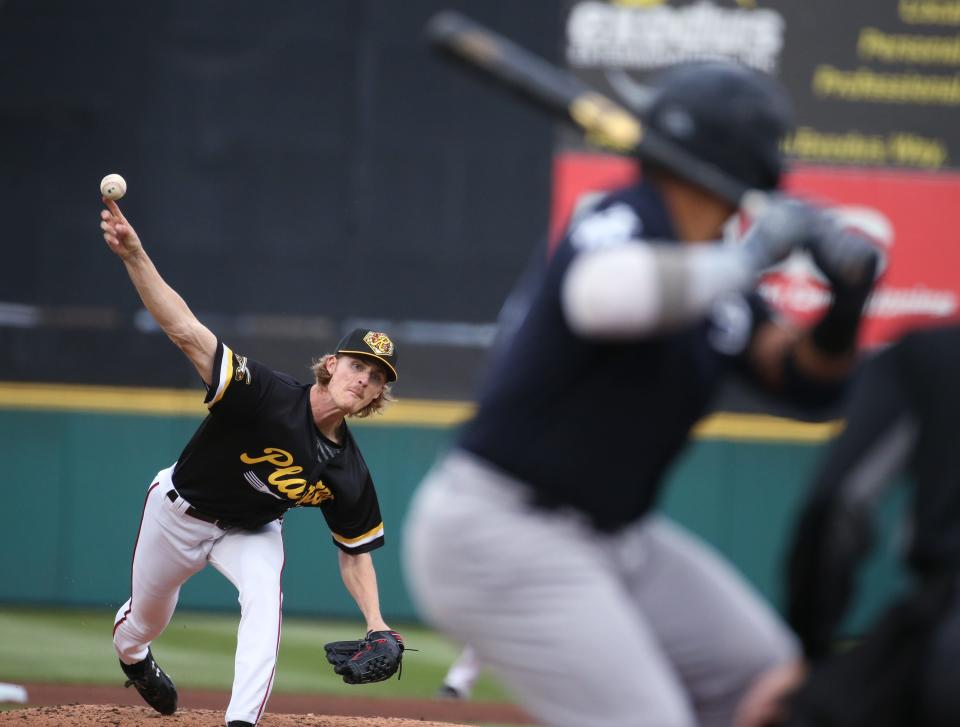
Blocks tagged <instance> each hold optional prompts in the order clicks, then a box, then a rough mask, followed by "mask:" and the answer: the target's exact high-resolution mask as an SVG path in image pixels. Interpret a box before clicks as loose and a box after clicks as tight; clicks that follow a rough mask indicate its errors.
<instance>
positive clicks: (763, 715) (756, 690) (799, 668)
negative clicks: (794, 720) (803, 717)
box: [733, 660, 807, 727]
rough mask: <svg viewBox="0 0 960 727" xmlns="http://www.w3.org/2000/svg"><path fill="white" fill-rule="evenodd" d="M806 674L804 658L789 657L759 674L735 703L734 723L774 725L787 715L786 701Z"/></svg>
mask: <svg viewBox="0 0 960 727" xmlns="http://www.w3.org/2000/svg"><path fill="white" fill-rule="evenodd" d="M806 675H807V667H806V664H805V663H804V662H803V661H799V660H797V661H791V662H788V663H786V664H781V665H780V666H775V667H773V668H772V669H768V670H767V671H765V672H763V673H762V674H761V675H760V676H758V677H757V678H756V679H755V680H754V682H753V684H751V685H750V689H749V690H748V691H747V693H746V695H745V696H744V697H743V699H742V700H741V701H740V704H739V705H738V706H737V711H736V714H735V715H734V718H733V725H734V727H773V726H774V725H778V724H780V723H781V722H782V721H783V720H784V719H786V718H787V717H788V716H789V715H788V706H787V701H788V700H789V698H790V696H791V695H792V694H793V693H794V692H795V691H796V690H797V688H798V687H799V686H800V685H801V683H802V682H803V680H804V678H805V677H806Z"/></svg>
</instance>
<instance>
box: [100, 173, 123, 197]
mask: <svg viewBox="0 0 960 727" xmlns="http://www.w3.org/2000/svg"><path fill="white" fill-rule="evenodd" d="M126 193H127V182H126V180H125V179H124V178H123V177H121V176H120V175H119V174H108V175H107V176H105V177H104V178H103V179H101V180H100V194H102V195H103V196H104V197H106V198H107V199H113V200H117V199H120V198H121V197H123V195H125V194H126Z"/></svg>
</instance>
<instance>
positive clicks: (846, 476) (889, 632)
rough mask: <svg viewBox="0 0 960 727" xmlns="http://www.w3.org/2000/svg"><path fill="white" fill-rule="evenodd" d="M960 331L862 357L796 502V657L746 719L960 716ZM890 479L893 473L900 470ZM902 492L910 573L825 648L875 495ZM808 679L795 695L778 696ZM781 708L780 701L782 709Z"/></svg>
mask: <svg viewBox="0 0 960 727" xmlns="http://www.w3.org/2000/svg"><path fill="white" fill-rule="evenodd" d="M958 371H960V326H958V325H951V326H945V327H937V328H931V329H927V330H922V331H915V332H912V333H909V334H907V335H906V336H904V337H903V338H902V339H901V340H900V341H898V342H897V343H895V344H894V345H892V346H890V347H889V348H887V349H886V350H884V351H883V352H881V353H879V354H877V355H876V356H875V357H873V358H872V359H870V360H869V361H868V362H866V363H865V364H864V366H863V368H862V370H861V371H860V372H858V374H857V377H856V381H855V384H854V386H853V387H852V390H851V395H850V398H849V401H848V403H847V407H846V428H845V429H844V431H843V433H842V434H841V435H840V436H839V437H838V438H837V440H836V441H835V442H834V443H833V444H832V446H831V448H830V450H829V452H828V455H827V456H826V458H825V460H824V461H823V462H822V463H821V466H820V469H819V474H818V476H817V478H816V480H815V482H814V485H813V487H812V489H811V491H810V493H809V495H808V497H807V499H806V501H805V504H804V505H803V507H802V510H801V515H800V518H799V520H798V524H797V526H796V531H795V533H794V537H793V541H792V545H791V548H790V551H789V565H788V571H787V574H788V580H787V587H788V588H787V591H788V598H787V616H788V620H789V622H790V625H791V626H792V627H793V628H794V630H795V631H796V633H797V635H798V636H799V639H800V643H801V644H802V646H803V652H804V656H805V661H806V664H794V665H793V666H791V667H787V668H785V669H784V671H783V673H782V674H781V675H780V676H779V678H777V679H776V680H773V682H772V683H771V684H769V685H767V688H766V689H764V690H762V692H760V691H758V694H756V695H755V696H754V697H753V700H754V702H755V704H754V706H753V708H752V710H751V713H750V714H749V715H745V716H744V720H743V722H742V724H744V725H758V724H764V723H769V722H771V721H772V720H774V719H776V718H778V717H783V716H784V715H783V714H781V713H782V712H784V711H788V712H789V713H790V716H789V718H788V719H787V724H789V725H791V726H796V727H801V726H802V727H820V726H824V727H947V726H948V725H956V724H958V721H960V689H958V688H957V687H958V685H960V598H958V594H960V592H958V590H957V581H958V578H960V421H958V417H960V377H958ZM897 475H900V476H899V477H898V476H897ZM898 483H901V484H904V485H906V486H908V487H909V488H910V505H909V515H910V520H911V527H910V529H909V530H910V532H911V536H910V538H909V545H908V547H907V549H906V551H905V553H904V556H903V558H904V562H905V565H906V566H907V569H908V571H909V573H910V576H911V582H910V586H909V588H908V589H907V591H906V593H905V594H903V595H902V596H900V597H897V598H896V599H895V600H894V601H893V603H892V604H891V605H890V606H889V608H888V609H887V610H886V611H885V612H884V613H883V614H882V615H881V616H880V618H879V619H878V620H877V622H876V623H875V624H874V625H872V626H871V627H870V628H869V629H868V632H867V634H866V635H865V636H864V638H863V639H862V640H861V641H860V642H859V643H858V644H857V645H855V646H854V647H853V648H851V649H849V650H848V651H846V652H843V653H841V654H834V650H833V645H834V640H835V639H836V637H837V629H838V627H839V626H840V624H841V621H842V620H843V619H844V617H845V616H846V614H847V612H848V609H849V607H850V604H851V602H852V601H853V599H854V596H855V594H856V580H857V574H858V572H859V568H860V566H861V565H862V562H863V560H864V559H865V557H866V556H867V554H868V553H869V552H870V550H871V546H872V544H873V541H874V530H875V527H874V519H875V514H876V510H877V506H878V503H879V501H880V499H881V498H882V496H883V495H884V494H885V493H886V492H887V491H888V490H889V489H890V488H891V487H893V486H894V485H896V484H898ZM808 671H809V677H808V678H807V680H806V682H805V683H804V685H803V686H802V687H801V688H800V689H799V691H798V692H797V693H796V695H795V696H794V697H793V699H790V700H786V699H784V698H783V695H784V694H785V693H788V692H790V691H791V690H792V689H794V687H795V686H796V684H797V683H798V682H799V681H800V680H801V679H803V677H804V675H805V673H806V672H808ZM788 703H789V706H787V705H788Z"/></svg>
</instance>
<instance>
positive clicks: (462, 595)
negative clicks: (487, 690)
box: [403, 451, 797, 727]
mask: <svg viewBox="0 0 960 727" xmlns="http://www.w3.org/2000/svg"><path fill="white" fill-rule="evenodd" d="M584 486H585V487H587V486H589V483H584ZM403 561H404V566H405V572H406V577H407V581H408V585H409V586H410V589H411V592H412V594H413V596H414V599H415V601H416V603H417V606H418V608H419V609H420V612H421V614H422V615H423V616H424V617H425V618H426V619H427V620H428V621H429V622H430V623H432V624H433V625H434V626H435V627H437V628H439V629H440V630H442V631H444V632H446V633H447V634H449V635H450V636H452V637H454V638H455V639H457V640H458V641H460V642H462V643H465V644H470V645H471V646H473V647H474V648H475V649H476V651H477V654H478V656H479V658H480V661H481V663H483V664H484V665H487V666H489V667H490V668H491V669H492V670H493V671H494V672H495V673H496V674H497V675H498V676H499V678H500V680H501V681H502V682H503V684H504V685H505V686H506V687H508V688H509V689H511V690H512V691H513V692H514V693H515V695H516V696H517V698H518V699H519V701H520V702H521V703H522V704H523V705H524V707H525V708H526V709H527V710H528V711H529V712H530V713H531V714H532V715H533V716H535V717H536V718H538V719H539V720H541V721H542V722H543V724H545V725H548V726H549V727H584V725H591V727H694V726H695V725H697V726H699V727H729V725H730V724H731V721H732V719H733V714H734V710H735V708H736V705H737V703H738V701H739V699H740V698H741V696H742V695H743V693H744V692H745V690H746V689H747V687H748V686H749V684H750V683H751V681H752V680H753V679H754V678H755V677H756V676H758V675H759V674H760V673H761V672H762V671H763V670H765V669H767V668H769V667H771V666H774V665H776V664H779V663H782V662H785V661H788V660H790V659H792V658H794V657H795V656H796V654H797V646H796V643H795V641H794V639H793V638H792V636H791V635H790V633H789V632H788V630H787V629H786V627H785V626H783V625H782V624H781V622H780V621H779V620H778V618H777V617H776V615H775V614H774V613H773V611H772V610H771V609H770V608H769V607H768V606H767V604H766V603H765V602H764V601H763V599H762V598H761V597H760V596H759V595H757V594H756V593H755V592H754V591H753V590H752V589H751V588H750V587H749V586H748V584H747V583H746V582H745V581H744V580H743V579H742V578H741V577H740V576H739V575H738V574H737V573H735V572H734V570H733V569H732V568H731V567H730V566H729V565H728V564H727V563H726V562H725V561H724V560H723V559H722V558H721V557H720V556H719V555H718V554H716V553H714V552H713V551H712V550H711V549H710V548H709V547H708V546H707V545H706V544H704V543H702V542H700V541H698V540H697V539H695V538H694V537H693V536H692V535H691V534H689V533H687V532H686V531H684V530H683V529H682V528H680V527H679V526H678V525H676V524H673V523H671V522H669V521H667V520H666V519H665V518H662V517H656V516H650V517H647V518H644V519H643V520H642V521H639V522H637V523H636V524H634V525H631V526H629V527H627V528H625V529H623V530H622V531H619V532H617V533H615V534H604V533H599V532H597V531H596V530H594V529H593V528H591V527H590V526H589V525H588V524H587V522H586V521H585V519H584V518H583V517H582V516H581V515H579V514H576V513H572V512H557V511H545V510H542V509H537V508H534V507H532V506H531V505H530V504H529V503H528V502H527V491H526V488H525V487H524V486H523V485H522V484H521V483H519V482H517V481H516V480H514V479H512V478H511V477H508V476H506V475H504V474H503V473H502V472H500V471H498V470H496V469H494V468H493V467H491V466H489V465H488V464H487V463H485V462H483V461H482V460H479V459H477V458H476V457H474V456H472V455H470V454H468V453H465V452H462V451H454V452H452V453H450V454H449V455H447V456H446V457H445V458H444V459H443V460H441V461H440V462H439V463H438V464H437V465H436V466H435V467H434V469H433V470H432V471H431V473H430V474H429V475H428V476H427V478H426V479H425V480H424V482H423V484H422V485H421V487H420V489H419V490H418V492H417V494H416V495H415V498H414V501H413V502H412V504H411V509H410V512H409V514H408V516H407V520H406V523H405V527H404V552H403Z"/></svg>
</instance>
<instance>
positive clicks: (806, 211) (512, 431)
mask: <svg viewBox="0 0 960 727" xmlns="http://www.w3.org/2000/svg"><path fill="white" fill-rule="evenodd" d="M788 119H789V109H788V104H787V102H786V99H785V98H784V96H783V92H782V91H781V90H780V88H779V87H778V86H777V85H776V84H775V83H774V82H773V81H772V79H770V78H769V77H765V76H762V75H760V74H758V73H754V72H751V71H748V70H746V69H743V68H740V67H737V66H733V65H731V64H726V63H719V62H718V63H702V64H691V65H684V66H680V67H677V68H674V69H670V70H668V71H666V72H665V73H664V74H663V75H662V76H661V77H660V78H659V79H658V82H657V85H656V87H655V92H654V97H653V102H652V106H651V107H650V110H649V112H648V114H647V118H646V122H647V127H648V128H649V129H651V130H652V131H653V132H656V133H660V134H662V135H663V136H666V137H667V138H669V139H670V140H672V141H673V142H674V143H677V144H681V145H683V146H684V147H685V148H687V149H688V150H689V151H690V152H691V153H692V154H694V155H695V156H696V157H698V158H699V159H701V160H702V161H704V162H707V163H709V164H712V165H714V166H715V167H717V168H719V169H721V170H723V171H724V172H725V173H726V174H727V175H729V176H731V177H733V178H735V179H737V180H739V181H740V182H741V183H742V184H743V185H744V186H745V187H747V188H751V189H758V190H772V189H774V188H775V187H776V186H777V185H778V182H779V178H780V174H781V165H782V162H781V157H780V151H779V145H778V143H779V140H780V138H781V136H782V134H783V133H784V132H785V130H786V129H787V126H788ZM735 212H736V209H735V207H734V205H733V204H731V203H730V202H729V201H727V200H726V199H725V198H723V197H721V196H720V195H718V194H717V193H714V192H711V191H710V190H709V189H708V188H707V187H705V186H701V185H700V184H698V180H697V179H693V178H684V177H683V176H681V173H679V172H677V171H675V170H672V169H670V168H668V167H666V166H663V165H662V164H661V165H657V164H650V163H648V164H646V165H644V167H643V181H642V182H640V183H639V184H637V185H635V186H631V187H629V188H626V189H622V190H619V191H617V192H614V193H612V194H609V195H607V196H606V197H604V198H603V199H601V200H600V201H599V202H598V203H596V204H595V205H593V206H592V207H591V208H589V209H588V210H586V211H585V212H583V213H581V214H579V215H577V217H576V218H575V220H574V222H573V223H572V224H571V226H570V229H569V230H568V233H567V235H566V237H565V239H564V240H563V241H562V242H561V243H560V245H559V247H558V248H557V249H556V251H555V253H554V254H553V256H552V258H551V259H550V261H549V263H548V265H547V267H546V269H545V270H544V271H543V274H542V276H541V277H540V280H539V284H538V285H537V287H536V289H535V290H534V292H533V293H532V294H531V295H530V297H529V300H528V308H527V311H526V313H525V315H524V316H522V317H521V320H520V321H519V324H518V325H517V327H516V330H515V331H514V332H513V333H512V334H511V336H510V339H509V341H508V342H507V343H506V345H505V348H504V349H503V350H502V351H500V352H498V353H497V355H495V356H494V357H493V365H492V367H491V370H490V372H489V375H488V376H487V379H486V383H485V385H484V386H483V387H482V389H481V392H480V396H479V407H478V410H477V413H476V415H475V417H474V418H473V419H472V421H470V422H469V423H468V424H467V425H466V426H465V427H464V429H463V430H462V432H461V433H460V435H459V438H458V440H457V443H456V446H455V448H454V449H453V450H452V451H451V452H450V453H449V454H448V455H446V456H445V457H444V458H442V459H441V461H440V462H439V463H438V464H437V465H436V467H435V468H434V469H433V471H432V472H431V474H430V475H429V476H428V477H427V479H426V480H425V481H424V483H423V484H422V486H421V488H420V490H419V491H418V494H417V496H416V498H415V500H414V503H413V505H412V506H411V510H410V514H409V517H408V520H407V523H406V526H405V538H404V564H405V568H406V571H407V576H408V581H409V584H410V586H411V590H412V592H413V594H414V596H415V598H416V599H417V603H418V606H419V607H420V609H421V612H422V613H423V615H424V616H425V617H426V618H427V619H428V620H429V621H431V622H432V623H433V624H435V625H436V626H438V627H439V628H441V629H443V630H444V631H446V632H447V633H449V634H451V635H452V636H454V637H456V638H457V639H458V640H460V641H461V642H463V643H465V644H470V645H471V646H472V647H473V648H474V649H475V651H476V653H477V654H478V656H479V659H480V661H481V662H482V663H484V664H485V665H488V666H490V667H491V668H492V669H493V670H494V671H495V672H497V673H498V674H499V676H500V677H501V679H502V680H503V681H504V683H506V684H508V685H510V687H511V689H513V690H514V691H515V692H516V693H517V695H518V696H519V697H520V699H521V700H522V702H523V704H524V705H525V707H526V708H527V709H528V710H529V711H530V712H531V713H532V714H533V715H534V716H535V717H536V718H538V720H539V721H540V722H541V723H542V724H545V725H550V726H552V727H560V726H563V727H583V726H584V725H590V726H591V727H632V726H636V725H649V727H693V726H694V725H699V726H700V727H720V726H721V725H723V726H724V727H727V726H728V725H730V724H731V721H732V719H733V716H734V713H735V710H736V706H737V703H738V701H739V700H740V699H741V697H742V695H743V694H744V693H745V692H746V690H747V688H748V685H750V684H751V682H752V681H753V680H755V679H756V678H757V677H758V676H759V675H761V674H762V673H764V672H765V671H766V670H768V669H770V668H773V667H775V666H777V665H780V664H783V663H785V662H787V661H789V660H790V659H792V658H793V657H794V655H795V653H796V651H797V647H796V644H795V641H794V639H793V638H792V637H791V635H790V633H789V631H788V629H787V628H786V627H785V626H784V625H783V624H782V623H781V622H780V621H779V620H778V619H777V618H776V616H775V615H774V614H773V613H772V611H771V610H770V609H769V607H768V606H767V605H766V604H765V603H764V602H763V601H762V599H761V598H760V597H759V596H757V595H756V594H754V593H753V592H752V590H751V589H750V588H749V587H748V586H747V584H746V583H745V582H744V581H743V580H742V579H741V578H739V577H738V575H737V574H735V573H734V572H733V570H732V569H731V568H730V567H729V566H728V565H727V564H726V563H725V562H724V561H723V560H722V559H721V558H720V557H719V556H718V555H717V554H715V553H713V552H712V551H710V550H709V549H708V548H707V547H706V546H705V545H704V544H702V543H700V542H698V541H696V540H695V539H694V538H693V537H692V536H691V535H690V534H688V533H686V532H684V531H683V530H682V529H681V528H679V527H677V526H676V525H674V524H671V523H668V522H666V521H665V520H663V519H660V518H657V517H654V516H652V515H651V514H650V513H651V509H652V508H653V506H654V504H655V502H656V499H657V495H658V492H659V489H660V486H661V484H662V482H663V478H664V473H665V472H666V470H667V468H668V467H669V466H670V464H671V463H672V462H673V461H674V459H675V457H676V455H677V454H678V452H679V451H680V449H681V448H682V447H683V445H684V443H685V442H686V440H687V437H688V435H689V432H690V429H691V427H693V425H694V424H695V423H696V422H697V420H698V419H700V418H701V417H702V416H703V415H704V414H705V413H706V412H707V411H708V408H709V406H710V404H711V399H712V397H713V395H714V394H715V393H716V391H717V389H718V387H719V385H720V383H721V381H722V380H723V379H724V377H725V376H726V375H727V374H728V373H730V372H733V371H741V372H743V373H745V374H746V375H747V376H749V377H751V378H752V379H753V380H754V381H755V382H756V383H757V384H758V385H760V386H762V387H764V388H766V389H768V390H770V391H774V392H779V393H781V394H783V395H786V396H790V397H792V398H793V399H795V400H797V401H799V402H801V403H802V402H809V403H813V402H814V401H816V402H826V401H830V400H831V399H832V398H834V397H835V396H836V395H837V394H838V392H839V391H840V390H841V388H842V382H843V381H844V379H845V377H846V375H847V372H848V369H849V368H850V366H851V364H852V362H853V361H854V352H855V338H856V333H857V329H858V324H859V321H860V316H861V311H862V308H863V305H864V303H865V300H866V298H867V295H868V293H869V292H870V290H871V286H872V285H873V280H874V273H875V270H876V267H877V255H876V253H875V251H874V248H873V246H872V245H871V244H870V243H869V242H867V241H865V240H863V239H862V238H860V237H858V236H856V235H854V234H852V233H849V232H845V231H844V230H842V229H840V227H839V226H838V225H837V224H836V223H835V222H833V220H832V218H831V217H830V216H829V215H828V214H827V213H826V212H824V211H820V210H818V209H815V208H813V207H811V206H809V205H806V204H803V203H800V202H798V201H792V200H788V199H784V198H778V197H774V198H773V199H772V200H771V201H770V203H769V204H768V205H767V207H766V209H765V211H764V212H763V213H761V214H760V215H759V216H758V217H757V219H756V221H755V222H754V224H753V226H752V228H751V230H750V232H749V234H748V235H747V237H746V239H745V240H744V241H743V242H742V244H739V245H724V244H719V243H715V242H714V241H716V240H718V239H720V238H721V236H722V230H723V228H724V226H725V224H726V223H727V222H728V220H729V219H730V218H731V216H732V215H733V214H734V213H735ZM800 247H803V248H806V249H807V250H808V251H809V252H810V254H811V255H812V256H813V258H814V260H815V262H816V263H817V265H818V266H819V267H820V268H821V270H822V271H823V272H824V274H825V276H826V277H827V278H828V279H829V280H830V282H831V285H832V292H833V301H832V303H831V305H830V307H829V309H828V311H827V312H826V313H825V315H824V316H823V318H822V319H821V320H820V321H819V322H818V323H817V324H816V325H815V326H813V328H812V329H811V330H808V331H797V330H793V329H791V328H789V327H788V326H786V325H783V324H781V323H780V322H778V321H776V320H775V319H774V318H773V317H772V316H771V314H770V312H769V311H768V310H767V309H766V307H765V305H764V304H763V302H762V301H761V299H760V298H759V297H758V296H757V295H756V294H755V293H754V292H753V290H754V287H755V285H756V282H757V279H758V276H759V273H760V272H761V271H762V270H764V269H765V268H767V267H769V266H770V265H772V264H774V263H776V262H778V261H780V260H781V259H783V258H784V257H785V256H786V255H788V254H789V253H790V252H791V251H793V250H794V249H796V248H800Z"/></svg>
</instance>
